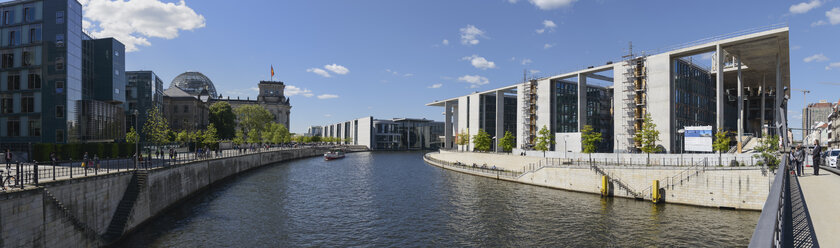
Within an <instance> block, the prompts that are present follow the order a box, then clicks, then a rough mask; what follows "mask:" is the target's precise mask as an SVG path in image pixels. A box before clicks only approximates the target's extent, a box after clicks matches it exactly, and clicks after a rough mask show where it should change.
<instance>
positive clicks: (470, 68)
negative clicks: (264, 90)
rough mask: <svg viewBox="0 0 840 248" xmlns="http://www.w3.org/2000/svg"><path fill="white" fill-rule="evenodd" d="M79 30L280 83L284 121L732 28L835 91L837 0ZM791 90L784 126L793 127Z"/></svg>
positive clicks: (223, 76)
mask: <svg viewBox="0 0 840 248" xmlns="http://www.w3.org/2000/svg"><path fill="white" fill-rule="evenodd" d="M80 2H81V3H82V4H83V5H84V15H85V18H84V20H85V21H84V22H85V23H84V26H85V30H86V31H87V32H88V33H90V34H92V35H93V36H95V37H99V38H102V37H108V36H113V37H116V38H117V39H119V40H120V41H122V42H123V43H125V44H126V47H127V50H128V51H127V56H126V70H152V71H154V72H155V73H157V74H158V75H159V76H160V77H161V79H162V80H163V81H164V82H165V87H169V84H170V82H171V81H172V79H173V78H174V77H175V76H177V75H178V74H180V73H183V72H185V71H199V72H202V73H203V74H205V75H207V76H208V77H209V78H210V79H211V80H212V81H213V83H214V84H215V86H216V89H217V91H218V92H219V93H220V94H222V95H223V96H224V97H227V96H231V97H236V96H239V97H241V98H246V97H250V98H251V99H253V98H255V97H256V95H257V91H256V87H257V83H258V82H259V81H260V80H268V79H270V67H272V66H273V68H274V71H275V76H274V77H273V79H274V80H280V81H283V82H284V83H285V84H286V87H287V88H286V95H287V96H289V97H290V98H291V104H292V112H291V124H290V125H291V127H290V129H291V131H292V132H297V133H301V132H305V131H306V129H307V127H308V126H310V125H323V124H329V123H335V122H340V121H345V120H350V119H355V118H360V117H365V116H373V117H375V118H380V119H389V118H395V117H412V118H427V119H434V120H442V119H443V117H442V112H443V109H442V108H439V107H427V106H425V104H426V103H429V102H433V101H435V100H442V99H447V98H451V97H456V96H461V95H465V94H469V93H472V92H473V91H484V90H490V89H494V88H497V87H502V86H506V85H511V84H514V83H518V82H521V80H522V78H523V73H527V74H529V75H543V76H545V75H551V74H556V73H562V72H569V71H574V70H577V69H582V68H585V67H587V66H590V65H602V64H604V63H606V62H607V61H618V60H619V58H620V57H621V56H622V55H624V54H626V53H627V52H628V44H629V42H632V44H633V47H634V50H635V51H637V52H638V51H650V50H655V49H659V48H664V47H669V46H673V45H678V44H682V43H687V42H691V41H695V40H699V39H703V38H706V37H711V36H717V35H723V34H728V33H732V32H737V31H741V30H745V29H751V28H757V27H764V26H768V25H774V24H780V23H781V24H784V25H788V26H789V27H790V46H791V49H790V57H791V81H792V82H791V84H792V87H793V88H798V89H808V90H810V91H811V93H810V94H808V95H807V100H808V101H809V102H816V101H817V100H820V99H825V100H828V101H831V102H837V100H838V98H840V94H838V93H840V49H838V44H840V1H832V0H813V1H805V2H803V1H620V0H598V1H584V0H579V1H575V0H518V1H517V0H456V1H453V0H442V1H435V0H429V1H385V0H381V1H380V0H359V1H325V0H306V1H276V0H247V1H244V0H241V1H231V0H226V1H221V0H190V1H186V0H185V1H161V0H130V1H123V0H116V1H111V0H80ZM801 108H802V94H801V93H799V92H793V94H792V99H791V101H790V108H789V109H790V113H789V116H790V118H791V119H790V126H791V127H798V126H801V124H800V123H801Z"/></svg>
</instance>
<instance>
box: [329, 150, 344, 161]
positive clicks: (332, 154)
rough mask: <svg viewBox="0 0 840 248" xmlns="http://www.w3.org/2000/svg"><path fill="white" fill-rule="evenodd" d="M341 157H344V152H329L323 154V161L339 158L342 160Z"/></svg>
mask: <svg viewBox="0 0 840 248" xmlns="http://www.w3.org/2000/svg"><path fill="white" fill-rule="evenodd" d="M343 157H344V152H343V151H338V150H336V151H329V152H327V153H324V159H325V160H333V159H339V158H343Z"/></svg>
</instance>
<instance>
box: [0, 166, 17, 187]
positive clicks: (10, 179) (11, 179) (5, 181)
mask: <svg viewBox="0 0 840 248" xmlns="http://www.w3.org/2000/svg"><path fill="white" fill-rule="evenodd" d="M2 175H3V170H0V178H2V180H0V186H2V187H3V191H6V185H7V184H8V185H12V186H14V185H15V183H16V182H17V181H16V180H15V177H14V176H12V173H11V172H9V173H7V174H6V177H2Z"/></svg>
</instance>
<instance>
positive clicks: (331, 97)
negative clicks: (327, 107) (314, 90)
mask: <svg viewBox="0 0 840 248" xmlns="http://www.w3.org/2000/svg"><path fill="white" fill-rule="evenodd" d="M333 98H338V95H334V94H322V95H318V99H333Z"/></svg>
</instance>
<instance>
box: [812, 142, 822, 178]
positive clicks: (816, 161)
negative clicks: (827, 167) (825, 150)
mask: <svg viewBox="0 0 840 248" xmlns="http://www.w3.org/2000/svg"><path fill="white" fill-rule="evenodd" d="M820 153H822V147H821V146H820V140H814V149H812V150H811V158H812V159H813V164H814V176H818V175H820Z"/></svg>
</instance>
